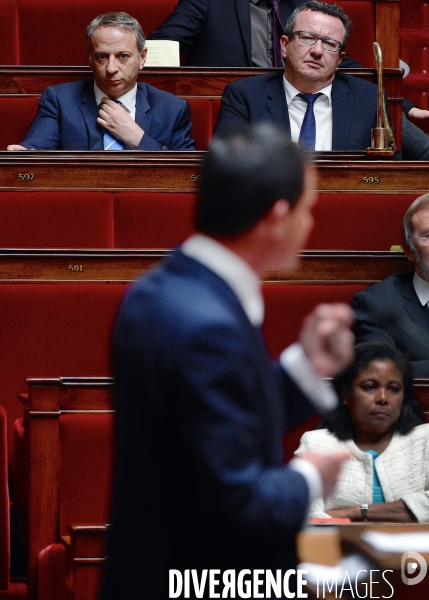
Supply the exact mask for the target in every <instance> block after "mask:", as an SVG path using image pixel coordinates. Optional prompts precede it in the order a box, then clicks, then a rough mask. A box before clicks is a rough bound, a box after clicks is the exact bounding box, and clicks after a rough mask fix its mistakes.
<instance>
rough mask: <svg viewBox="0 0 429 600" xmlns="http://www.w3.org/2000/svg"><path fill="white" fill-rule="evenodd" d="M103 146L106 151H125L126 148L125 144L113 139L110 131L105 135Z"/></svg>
mask: <svg viewBox="0 0 429 600" xmlns="http://www.w3.org/2000/svg"><path fill="white" fill-rule="evenodd" d="M103 144H104V149H105V150H123V149H124V148H125V146H124V144H123V143H122V142H120V141H119V140H117V139H116V138H115V137H113V135H111V134H110V133H109V132H108V131H106V132H105V133H104V136H103Z"/></svg>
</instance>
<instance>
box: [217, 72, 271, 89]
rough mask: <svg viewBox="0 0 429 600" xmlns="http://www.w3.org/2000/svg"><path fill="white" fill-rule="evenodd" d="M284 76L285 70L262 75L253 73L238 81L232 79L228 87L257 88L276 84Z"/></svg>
mask: <svg viewBox="0 0 429 600" xmlns="http://www.w3.org/2000/svg"><path fill="white" fill-rule="evenodd" d="M282 78H283V71H280V70H275V71H270V72H269V73H263V74H262V75H251V76H250V77H242V78H241V79H237V80H236V81H232V82H231V83H229V84H228V85H227V86H226V87H228V88H240V89H243V90H254V89H255V88H261V89H262V88H264V87H269V86H270V85H272V84H276V83H278V82H279V81H281V80H282Z"/></svg>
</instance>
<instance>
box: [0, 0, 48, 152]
mask: <svg viewBox="0 0 429 600" xmlns="http://www.w3.org/2000/svg"><path fill="white" fill-rule="evenodd" d="M0 6H1V4H0ZM38 102H39V98H38V97H36V96H26V97H22V98H20V97H10V98H8V97H3V98H0V114H1V116H2V119H1V128H0V150H6V148H7V146H8V145H9V144H19V142H22V140H23V139H24V137H25V134H26V133H27V131H28V128H29V127H30V125H31V123H32V122H33V119H34V117H35V116H36V113H37V105H38Z"/></svg>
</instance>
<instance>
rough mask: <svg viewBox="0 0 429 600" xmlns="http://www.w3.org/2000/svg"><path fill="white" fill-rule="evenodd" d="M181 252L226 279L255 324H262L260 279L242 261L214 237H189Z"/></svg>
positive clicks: (262, 310) (198, 235)
mask: <svg viewBox="0 0 429 600" xmlns="http://www.w3.org/2000/svg"><path fill="white" fill-rule="evenodd" d="M181 250H182V252H183V253H184V254H186V255H188V256H190V257H192V258H194V259H195V260H197V261H199V262H200V263H202V264H203V265H205V266H206V267H208V268H209V269H210V270H211V271H213V272H214V273H216V275H218V276H219V277H220V278H221V279H223V280H224V281H225V283H227V284H228V285H229V287H230V288H231V289H232V291H233V292H234V293H235V295H236V296H237V298H238V300H239V302H240V304H241V306H242V307H243V310H244V312H245V313H246V315H247V317H248V319H249V321H250V322H251V323H252V325H253V326H254V327H259V326H260V325H262V321H263V320H264V301H263V298H262V293H261V287H260V283H259V277H258V275H257V273H256V272H255V271H254V270H253V269H252V268H251V267H250V266H249V265H248V264H247V263H246V262H245V261H244V260H243V259H242V258H240V257H239V256H237V254H234V252H231V250H229V249H228V248H226V246H224V245H223V244H220V243H219V242H217V241H215V240H214V239H213V238H211V237H208V236H206V235H203V234H200V233H196V234H195V235H192V236H191V237H190V238H188V239H187V240H186V241H185V242H184V243H183V244H182V246H181Z"/></svg>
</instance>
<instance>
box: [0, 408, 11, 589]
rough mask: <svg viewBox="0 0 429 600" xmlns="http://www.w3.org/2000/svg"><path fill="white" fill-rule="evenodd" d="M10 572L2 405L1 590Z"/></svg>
mask: <svg viewBox="0 0 429 600" xmlns="http://www.w3.org/2000/svg"><path fill="white" fill-rule="evenodd" d="M9 572H10V546H9V494H8V486H7V443H6V412H5V410H4V408H3V407H2V406H0V590H7V588H8V586H9Z"/></svg>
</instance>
